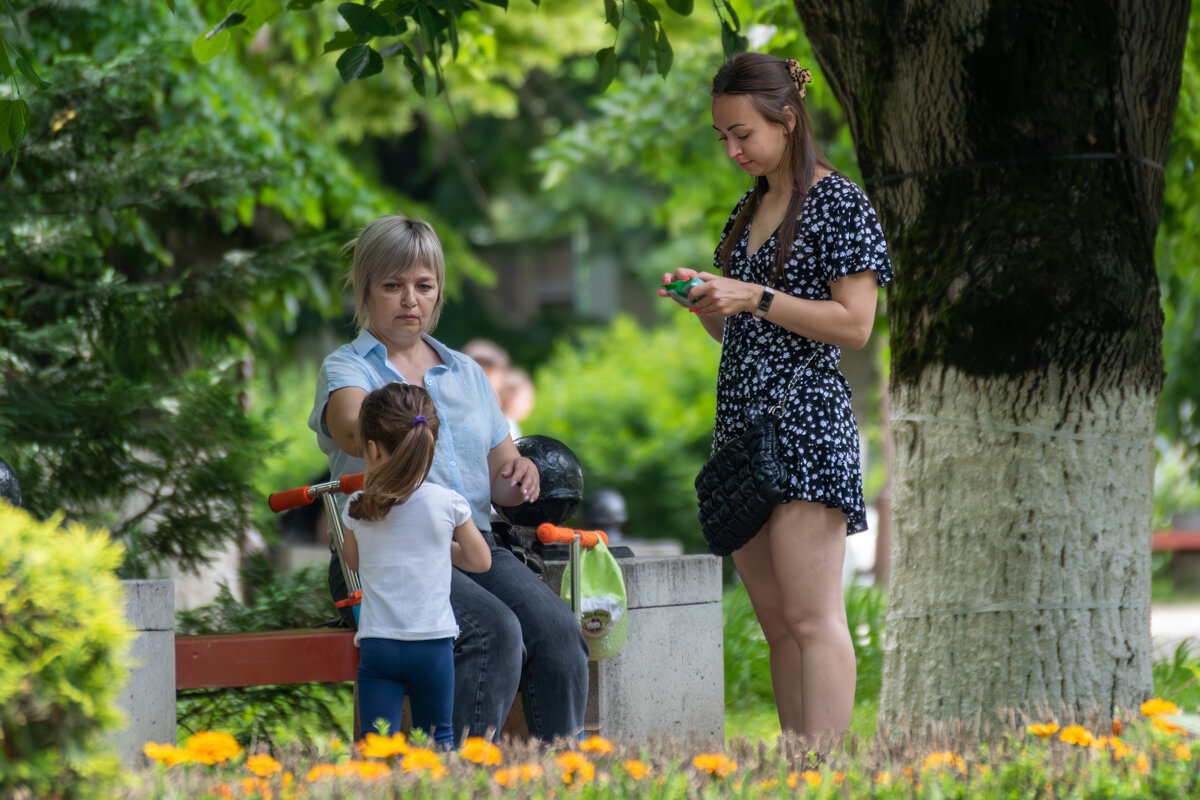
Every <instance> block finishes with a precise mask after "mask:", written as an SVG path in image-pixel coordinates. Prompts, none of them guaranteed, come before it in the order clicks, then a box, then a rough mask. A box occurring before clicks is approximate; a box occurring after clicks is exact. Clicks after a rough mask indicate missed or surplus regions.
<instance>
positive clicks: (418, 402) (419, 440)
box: [350, 383, 438, 520]
mask: <svg viewBox="0 0 1200 800" xmlns="http://www.w3.org/2000/svg"><path fill="white" fill-rule="evenodd" d="M422 417H423V418H424V420H422V419H421V418H422ZM358 424H359V431H360V432H361V434H362V443H363V447H366V446H367V442H375V443H376V444H377V445H379V446H380V447H381V448H383V450H384V452H386V453H388V457H387V459H386V460H385V461H384V462H383V463H382V464H380V465H379V466H377V467H376V468H374V469H372V470H371V471H370V472H368V473H367V481H366V484H365V485H364V486H363V493H362V495H360V496H359V497H356V498H355V499H354V502H352V503H351V504H350V516H351V517H353V518H354V519H365V520H376V519H383V517H385V516H386V515H387V513H388V511H389V510H390V509H391V508H392V506H397V505H399V504H401V503H403V502H404V501H405V500H407V499H408V498H410V497H412V493H413V492H415V491H416V490H417V487H419V486H420V485H421V484H422V483H424V481H425V478H426V476H428V475H429V468H430V467H431V466H433V451H434V448H435V447H436V445H437V431H438V418H437V410H436V409H435V408H434V405H433V399H432V398H431V397H430V396H429V392H427V391H425V390H424V389H423V388H421V387H420V386H412V385H410V384H407V383H389V384H388V385H387V386H384V387H383V388H381V389H376V390H375V391H373V392H371V393H370V394H368V395H367V396H366V397H365V398H363V404H362V410H361V411H359V414H358Z"/></svg>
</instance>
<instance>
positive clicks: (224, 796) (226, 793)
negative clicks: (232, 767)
mask: <svg viewBox="0 0 1200 800" xmlns="http://www.w3.org/2000/svg"><path fill="white" fill-rule="evenodd" d="M217 796H218V797H220V798H221V800H233V790H232V789H230V788H229V784H228V783H222V784H221V785H220V786H218V787H217Z"/></svg>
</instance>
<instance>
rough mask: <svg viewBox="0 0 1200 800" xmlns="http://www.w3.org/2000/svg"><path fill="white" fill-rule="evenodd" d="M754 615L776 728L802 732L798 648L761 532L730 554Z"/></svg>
mask: <svg viewBox="0 0 1200 800" xmlns="http://www.w3.org/2000/svg"><path fill="white" fill-rule="evenodd" d="M733 565H734V566H735V567H736V568H737V571H738V575H739V576H740V577H741V579H742V584H743V585H745V587H746V594H748V595H749V596H750V604H751V605H752V606H753V607H754V615H755V616H756V617H757V618H758V624H759V625H760V626H762V630H763V636H764V638H766V640H767V647H768V648H769V653H770V658H771V687H772V688H773V689H774V691H775V708H776V710H777V711H778V712H779V726H780V728H782V729H783V730H785V731H793V732H799V731H802V730H803V729H804V706H803V702H802V697H801V683H800V680H799V676H800V674H801V662H800V647H799V646H798V645H797V644H796V640H795V639H793V638H792V633H791V631H790V630H789V629H788V624H787V619H786V618H785V616H784V613H783V597H782V595H781V594H780V591H779V581H778V580H777V579H776V577H775V568H774V566H773V565H772V563H771V544H770V538H769V536H768V534H767V532H766V530H765V529H764V530H763V531H761V532H760V533H759V534H758V535H757V536H755V537H754V538H753V539H751V540H750V541H749V542H747V543H746V544H745V545H744V546H743V547H742V548H741V549H739V550H737V551H736V552H735V553H734V554H733Z"/></svg>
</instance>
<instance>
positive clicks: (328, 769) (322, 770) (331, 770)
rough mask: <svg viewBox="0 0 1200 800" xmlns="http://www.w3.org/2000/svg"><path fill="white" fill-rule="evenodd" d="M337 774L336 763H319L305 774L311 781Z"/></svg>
mask: <svg viewBox="0 0 1200 800" xmlns="http://www.w3.org/2000/svg"><path fill="white" fill-rule="evenodd" d="M337 774H338V771H337V765H336V764H317V765H316V766H315V767H313V768H312V769H310V770H309V771H308V774H307V775H305V776H304V780H306V781H308V782H309V783H315V782H317V781H319V780H321V778H331V777H333V776H334V775H337Z"/></svg>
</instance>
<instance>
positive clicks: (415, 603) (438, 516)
mask: <svg viewBox="0 0 1200 800" xmlns="http://www.w3.org/2000/svg"><path fill="white" fill-rule="evenodd" d="M360 494H362V493H361V492H356V493H355V494H354V495H352V496H351V497H350V500H351V501H353V500H354V499H355V498H357V497H358V495H360ZM470 518H471V506H470V505H469V504H468V503H467V501H466V500H465V499H464V498H463V496H462V495H460V494H459V493H458V492H455V491H452V490H450V489H447V488H445V487H443V486H438V485H436V484H433V483H429V482H425V483H422V484H421V485H420V486H419V487H417V490H416V491H415V492H413V494H412V497H410V498H408V500H406V501H404V502H403V503H401V504H400V505H398V506H393V507H392V509H391V510H390V511H388V513H387V516H385V517H384V518H383V519H379V520H374V521H369V520H362V519H354V518H353V517H351V516H350V503H347V504H346V510H345V511H343V512H342V521H343V522H344V523H345V525H346V527H347V528H350V529H351V530H353V531H354V536H355V538H356V539H357V541H358V577H359V578H360V579H361V580H362V592H363V597H362V609H361V610H360V612H359V619H358V633H357V634H356V635H355V637H354V643H355V644H356V645H357V644H358V642H359V640H360V639H362V638H363V637H364V636H366V637H370V638H376V639H405V640H410V641H411V640H423V639H444V638H446V637H449V636H458V622H457V621H456V620H455V618H454V611H453V610H452V609H451V608H450V571H451V570H452V569H453V567H452V566H451V564H450V542H451V541H452V539H453V536H454V529H455V528H457V527H458V526H460V525H462V524H463V523H465V522H466V521H467V520H469V519H470Z"/></svg>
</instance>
